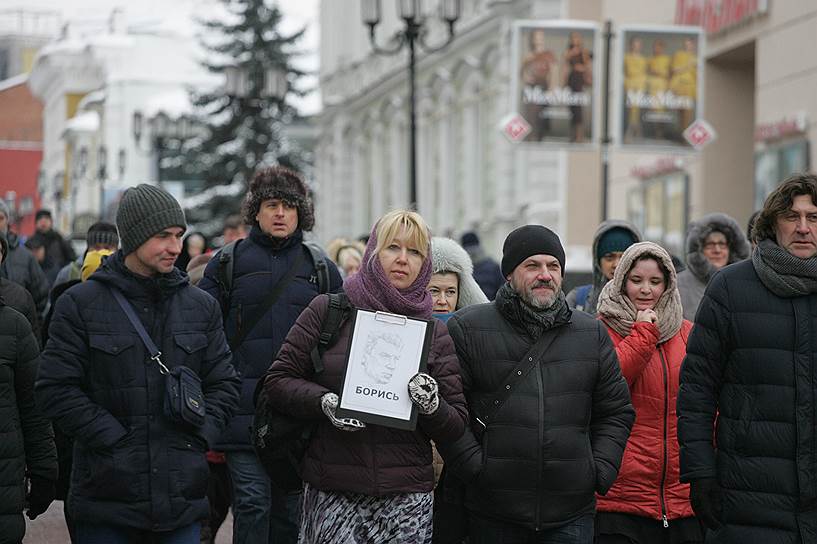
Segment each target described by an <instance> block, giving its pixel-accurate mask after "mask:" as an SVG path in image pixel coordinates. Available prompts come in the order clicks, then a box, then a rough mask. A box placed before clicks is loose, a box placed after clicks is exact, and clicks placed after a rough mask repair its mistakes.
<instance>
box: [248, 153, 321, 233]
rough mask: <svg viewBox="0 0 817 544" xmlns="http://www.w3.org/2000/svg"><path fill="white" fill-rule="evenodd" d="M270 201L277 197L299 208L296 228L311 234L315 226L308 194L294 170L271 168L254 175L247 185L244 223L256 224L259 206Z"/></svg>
mask: <svg viewBox="0 0 817 544" xmlns="http://www.w3.org/2000/svg"><path fill="white" fill-rule="evenodd" d="M271 198H279V199H281V200H284V201H285V202H289V203H290V204H292V205H294V206H295V207H296V208H298V228H299V229H301V230H302V231H305V232H306V231H310V230H312V227H314V226H315V213H314V209H313V206H312V195H311V191H310V190H309V187H307V185H306V182H304V179H303V178H302V177H301V176H300V174H298V173H297V172H295V171H294V170H290V169H289V168H285V167H283V166H272V167H270V168H264V169H263V170H260V171H258V172H256V174H255V176H254V177H253V179H252V182H250V192H249V193H247V197H246V198H245V199H244V205H243V208H242V214H243V215H244V221H245V222H246V223H247V224H248V225H255V224H256V220H255V216H256V215H258V210H260V209H261V203H262V202H264V201H265V200H269V199H271Z"/></svg>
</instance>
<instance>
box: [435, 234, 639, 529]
mask: <svg viewBox="0 0 817 544" xmlns="http://www.w3.org/2000/svg"><path fill="white" fill-rule="evenodd" d="M564 269H565V252H564V248H563V247H562V243H561V241H560V240H559V237H558V236H557V235H556V233H554V232H553V231H552V230H550V229H548V228H546V227H544V226H542V225H525V226H522V227H519V228H518V229H516V230H514V231H513V232H511V233H510V234H509V235H508V237H507V238H506V239H505V243H504V245H503V248H502V274H503V275H504V276H505V278H506V280H507V281H506V282H505V283H504V284H503V285H502V287H500V288H499V291H498V292H497V295H496V299H495V300H494V301H493V302H491V303H489V304H478V305H474V306H469V307H468V308H464V309H462V310H460V311H458V312H457V313H455V314H454V316H453V317H452V318H451V319H449V320H448V330H449V332H450V333H451V338H452V339H453V340H454V345H455V347H456V350H457V355H458V356H459V359H460V364H461V366H462V381H463V391H464V392H465V395H466V398H467V399H468V405H469V412H470V413H471V416H472V423H471V426H470V428H467V429H466V431H465V433H464V434H463V437H462V438H461V439H460V440H459V441H458V442H456V443H455V444H453V445H451V446H448V447H441V453H442V455H443V458H444V459H445V463H446V467H447V468H448V469H450V473H451V474H453V475H454V476H455V477H456V478H458V479H459V480H460V481H461V482H463V483H464V484H465V486H466V492H465V496H466V499H465V507H466V509H467V510H468V514H469V525H470V526H469V534H470V542H471V543H472V544H489V543H493V542H510V541H514V542H527V541H531V542H532V541H534V540H535V541H536V542H547V543H550V542H561V543H571V544H572V543H575V544H583V543H586V542H592V541H593V515H594V512H595V506H596V499H595V493H601V494H604V493H606V492H607V490H608V489H609V488H610V486H612V485H613V482H614V481H615V479H616V475H617V474H618V468H619V465H620V463H621V457H622V455H623V453H624V446H625V445H626V443H627V438H628V437H629V435H630V428H631V427H632V424H633V422H634V421H635V412H634V410H633V407H632V404H631V403H630V393H629V390H628V388H627V383H626V382H625V381H624V378H623V377H622V375H621V369H620V368H619V364H618V359H617V357H616V352H615V350H614V349H613V343H612V341H611V340H610V337H609V336H608V335H607V331H606V329H605V327H604V325H603V324H602V323H601V322H600V321H597V320H596V319H594V318H593V317H591V316H590V315H588V314H585V313H583V312H573V311H572V310H571V309H570V308H569V307H568V305H567V302H566V301H565V295H564V293H563V292H562V275H563V273H564ZM448 484H449V482H444V483H443V485H448ZM435 521H436V520H435Z"/></svg>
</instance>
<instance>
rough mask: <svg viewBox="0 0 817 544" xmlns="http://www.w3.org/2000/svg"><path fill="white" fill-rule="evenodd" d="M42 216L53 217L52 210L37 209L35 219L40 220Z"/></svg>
mask: <svg viewBox="0 0 817 544" xmlns="http://www.w3.org/2000/svg"><path fill="white" fill-rule="evenodd" d="M41 217H47V218H49V219H51V211H50V210H37V213H35V214H34V221H39V220H40V218H41Z"/></svg>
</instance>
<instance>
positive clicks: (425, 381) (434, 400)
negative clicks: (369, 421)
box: [321, 372, 440, 431]
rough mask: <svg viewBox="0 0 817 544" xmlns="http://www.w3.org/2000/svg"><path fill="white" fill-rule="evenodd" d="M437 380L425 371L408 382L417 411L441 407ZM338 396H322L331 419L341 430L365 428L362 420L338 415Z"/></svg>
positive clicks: (435, 409)
mask: <svg viewBox="0 0 817 544" xmlns="http://www.w3.org/2000/svg"><path fill="white" fill-rule="evenodd" d="M438 391H439V388H438V387H437V382H436V381H435V380H434V378H432V377H431V376H429V375H428V374H426V373H424V372H419V373H417V374H415V375H414V376H413V377H412V378H411V379H410V380H409V382H408V393H409V398H410V399H411V402H413V403H414V404H415V405H416V406H417V411H418V412H420V413H421V414H423V415H427V416H428V415H431V414H433V413H434V412H436V411H437V408H439V407H440V395H439V392H438ZM338 402H339V399H338V396H337V395H336V394H335V393H324V395H323V396H322V397H321V410H322V411H323V413H324V414H326V417H328V418H329V421H330V422H331V423H332V425H334V426H335V427H337V428H338V429H340V430H341V431H359V430H360V429H365V428H366V424H365V423H363V422H362V421H360V420H357V419H353V418H347V417H343V418H340V417H337V416H336V415H335V411H336V410H337V408H338Z"/></svg>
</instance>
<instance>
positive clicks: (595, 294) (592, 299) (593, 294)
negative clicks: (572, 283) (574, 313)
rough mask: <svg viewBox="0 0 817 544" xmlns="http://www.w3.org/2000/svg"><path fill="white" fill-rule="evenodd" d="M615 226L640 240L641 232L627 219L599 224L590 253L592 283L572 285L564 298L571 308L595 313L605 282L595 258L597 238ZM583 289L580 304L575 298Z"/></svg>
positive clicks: (597, 260) (605, 279)
mask: <svg viewBox="0 0 817 544" xmlns="http://www.w3.org/2000/svg"><path fill="white" fill-rule="evenodd" d="M616 228H619V229H624V230H627V231H629V232H630V233H631V234H632V235H633V240H635V241H636V242H640V241H641V233H640V232H638V229H637V228H635V226H633V225H632V224H631V223H628V222H627V221H620V220H618V219H608V220H607V221H603V222H602V223H601V225H599V228H598V229H596V235H595V236H594V237H593V249H592V253H591V257H592V259H593V283H592V284H590V285H581V286H578V287H574V288H573V289H571V290H570V292H569V293H568V294H567V297H566V298H567V305H568V306H570V307H571V308H572V309H574V310H581V311H582V312H587V313H588V314H590V315H596V304H598V301H599V293H601V289H602V287H604V284H605V283H607V277H606V276H605V275H604V273H602V271H601V264H599V259H598V258H596V250H597V249H598V246H599V240H601V238H602V236H604V235H605V234H606V233H607V232H609V231H611V230H613V229H616ZM584 289H589V290H588V291H587V294H586V296H585V297H584V304H580V303H579V302H580V301H579V300H577V298H578V295H579V292H580V291H581V290H584Z"/></svg>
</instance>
